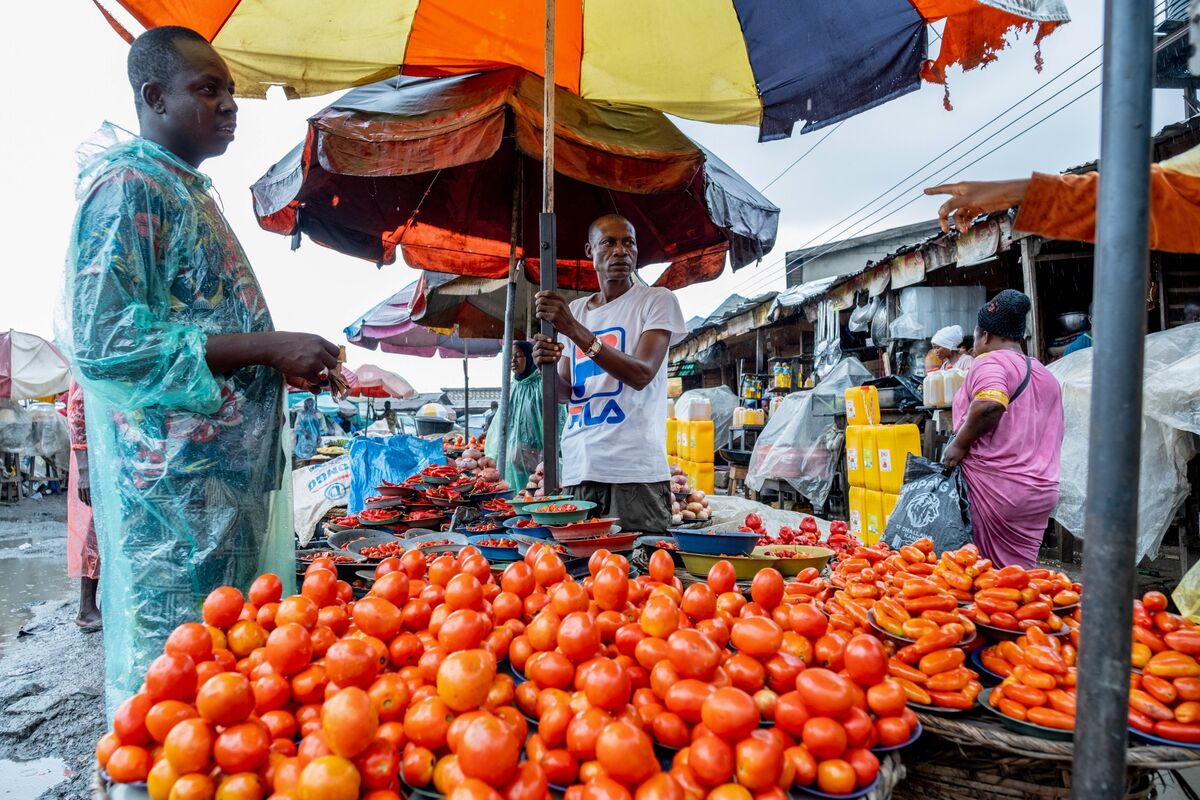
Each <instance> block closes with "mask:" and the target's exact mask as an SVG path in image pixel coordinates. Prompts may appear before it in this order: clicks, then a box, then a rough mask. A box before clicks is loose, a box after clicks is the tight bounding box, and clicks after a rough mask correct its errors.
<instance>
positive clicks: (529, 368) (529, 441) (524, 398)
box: [483, 341, 566, 492]
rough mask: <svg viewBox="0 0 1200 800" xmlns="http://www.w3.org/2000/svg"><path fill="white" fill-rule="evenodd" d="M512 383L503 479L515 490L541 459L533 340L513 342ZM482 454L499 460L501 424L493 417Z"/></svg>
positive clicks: (562, 413)
mask: <svg viewBox="0 0 1200 800" xmlns="http://www.w3.org/2000/svg"><path fill="white" fill-rule="evenodd" d="M511 366H512V373H513V374H512V377H513V380H512V386H511V387H510V388H509V392H508V449H507V452H506V454H505V459H504V476H503V477H504V480H506V481H508V485H509V486H511V487H512V488H513V489H514V490H516V491H518V492H519V491H521V490H522V489H524V488H525V486H526V484H527V483H529V476H530V475H532V474H533V473H534V471H535V470H536V469H537V465H538V464H540V463H541V461H542V449H543V439H542V373H541V372H540V371H539V370H538V369H537V365H536V364H534V363H533V343H532V342H524V341H518V342H513V351H512V364H511ZM565 424H566V409H565V408H563V407H562V406H559V409H558V426H557V427H556V428H555V430H562V426H563V425H565ZM483 450H484V453H486V454H487V455H489V456H491V457H492V458H495V459H496V460H497V461H499V452H500V425H499V424H498V423H496V421H494V420H493V422H492V425H491V427H490V428H489V429H488V436H487V441H486V442H485V443H484V448H483Z"/></svg>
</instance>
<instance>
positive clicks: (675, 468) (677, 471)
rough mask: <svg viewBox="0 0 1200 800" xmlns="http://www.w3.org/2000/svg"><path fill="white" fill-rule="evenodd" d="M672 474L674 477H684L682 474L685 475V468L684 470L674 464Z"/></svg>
mask: <svg viewBox="0 0 1200 800" xmlns="http://www.w3.org/2000/svg"><path fill="white" fill-rule="evenodd" d="M671 474H672V475H682V474H683V468H682V467H680V466H679V465H678V464H672V465H671Z"/></svg>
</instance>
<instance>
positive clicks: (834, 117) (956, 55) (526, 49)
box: [95, 0, 1068, 140]
mask: <svg viewBox="0 0 1200 800" xmlns="http://www.w3.org/2000/svg"><path fill="white" fill-rule="evenodd" d="M95 2H96V3H97V5H98V6H100V7H101V10H102V11H104V7H103V6H102V5H101V0H95ZM117 2H119V3H120V5H121V6H123V7H124V8H125V9H126V10H128V11H129V12H130V13H131V14H132V15H133V17H134V18H136V19H137V21H138V22H139V23H140V24H142V25H144V26H145V27H154V26H158V25H184V26H187V27H189V28H192V29H194V30H196V31H198V32H199V33H201V34H203V35H204V36H205V37H206V38H207V39H209V40H210V41H211V42H212V43H213V45H214V46H215V47H216V49H217V51H218V52H220V53H221V55H222V56H223V57H224V58H225V60H226V62H228V64H229V66H230V69H231V70H232V72H233V75H234V78H235V80H236V83H237V86H238V91H239V93H241V94H242V95H244V96H247V97H261V96H263V95H264V94H265V93H266V91H267V89H268V87H270V86H274V85H279V86H283V87H284V89H285V91H287V92H288V93H289V94H293V95H318V94H325V93H327V92H332V91H335V90H338V89H344V88H346V87H349V86H358V85H362V84H366V83H371V82H374V81H377V80H380V79H382V78H386V77H390V76H393V75H396V74H397V73H398V72H402V73H404V74H409V75H450V74H462V73H468V72H480V71H487V70H492V69H499V68H503V67H507V66H517V67H521V68H523V69H526V70H528V71H530V72H534V73H537V74H539V75H541V74H542V69H543V63H544V61H543V57H544V56H543V54H544V49H543V48H544V44H543V41H544V35H545V24H544V19H545V17H544V9H545V5H544V2H545V0H353V2H332V1H331V0H286V2H285V1H284V0H205V1H204V2H197V0H117ZM556 9H557V10H556V25H555V31H556V33H555V39H556V44H555V80H556V82H557V83H558V84H559V85H560V86H562V87H563V88H565V89H568V90H570V91H572V92H575V93H576V94H578V95H580V96H581V97H584V98H586V99H589V100H594V101H600V102H610V103H621V104H631V105H640V106H647V107H650V108H655V109H658V110H660V111H665V112H667V113H670V114H674V115H676V116H681V117H687V118H690V119H697V120H704V121H708V122H719V123H741V124H750V125H758V126H759V127H760V138H762V139H763V140H768V139H777V138H783V137H786V136H789V135H790V134H791V132H792V126H793V124H794V123H795V122H796V121H799V120H802V121H804V122H805V123H806V126H805V130H806V131H807V130H812V129H814V128H818V127H821V126H823V125H828V124H831V123H833V122H836V121H838V120H841V119H845V118H846V117H849V116H852V115H854V114H857V113H859V112H861V111H864V110H866V109H868V108H871V107H873V106H876V105H879V104H880V103H884V102H886V101H888V100H890V99H892V98H894V97H898V96H900V95H902V94H906V93H907V92H910V91H913V90H915V89H916V88H918V87H919V85H920V81H921V80H922V79H925V80H928V81H935V82H944V81H945V74H946V70H947V69H948V68H949V67H950V66H952V65H956V64H957V65H959V66H961V67H962V68H964V69H970V68H972V67H975V66H978V65H980V64H984V63H987V62H988V61H990V60H992V59H993V58H995V55H996V53H997V52H998V51H999V50H1001V49H1002V48H1003V47H1004V45H1005V40H1006V37H1007V36H1008V35H1009V33H1010V32H1012V31H1013V30H1014V29H1029V28H1033V27H1036V28H1037V30H1038V33H1037V36H1038V39H1039V40H1040V38H1041V37H1042V36H1045V35H1046V34H1048V33H1049V32H1050V31H1052V30H1053V29H1054V28H1055V26H1057V25H1059V24H1061V23H1063V22H1066V21H1067V20H1068V15H1067V10H1066V7H1065V6H1064V4H1063V0H589V1H588V2H586V3H585V2H584V0H558V2H557V6H556ZM105 15H106V16H108V17H109V20H110V22H113V23H114V27H117V28H118V29H120V26H119V25H117V24H116V23H115V20H113V18H112V17H111V16H109V15H108V13H107V12H105ZM942 20H944V21H945V26H944V28H943V29H942V31H941V39H940V43H939V44H938V46H937V50H938V52H937V53H936V55H932V54H931V53H930V52H929V51H930V45H929V35H928V31H927V28H928V26H929V25H930V24H932V23H934V22H939V21H942Z"/></svg>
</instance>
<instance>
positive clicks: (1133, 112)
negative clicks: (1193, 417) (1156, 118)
mask: <svg viewBox="0 0 1200 800" xmlns="http://www.w3.org/2000/svg"><path fill="white" fill-rule="evenodd" d="M1152 6H1153V4H1152V3H1147V2H1145V0H1107V2H1106V3H1105V15H1104V73H1103V75H1104V89H1103V94H1102V99H1101V112H1100V118H1101V122H1100V125H1101V133H1100V164H1101V168H1100V187H1099V190H1098V195H1097V209H1096V280H1095V288H1094V290H1093V296H1094V298H1095V306H1096V334H1095V337H1096V340H1095V346H1094V350H1093V352H1094V354H1095V355H1094V356H1093V359H1092V364H1093V365H1094V366H1093V370H1094V375H1096V376H1098V375H1099V369H1100V366H1101V365H1103V369H1104V381H1103V382H1099V381H1094V382H1093V389H1094V390H1093V392H1092V399H1091V419H1090V423H1089V452H1088V487H1087V506H1086V512H1085V517H1084V530H1085V531H1086V533H1087V548H1086V549H1085V550H1084V557H1083V585H1084V587H1085V591H1086V598H1085V600H1084V605H1083V625H1082V629H1081V641H1080V650H1079V667H1080V669H1079V700H1078V708H1079V718H1078V722H1077V724H1076V726H1075V758H1074V764H1073V772H1074V775H1073V778H1072V781H1071V797H1072V798H1074V800H1084V798H1088V799H1089V800H1091V799H1092V798H1110V797H1111V798H1117V797H1124V796H1125V768H1126V751H1125V747H1126V725H1127V718H1128V705H1127V704H1128V700H1129V649H1130V645H1131V639H1132V627H1131V626H1132V621H1133V620H1132V618H1133V595H1134V588H1135V580H1136V575H1137V572H1136V567H1137V517H1138V478H1139V474H1138V462H1139V453H1140V445H1141V442H1140V440H1141V431H1142V369H1143V364H1144V352H1143V347H1144V345H1145V337H1146V309H1145V297H1146V281H1147V268H1148V249H1149V206H1150V141H1151V131H1150V125H1151V116H1150V112H1151V108H1152V105H1151V87H1152V85H1153V76H1154V55H1153V47H1154V33H1153V28H1154V10H1153V8H1152Z"/></svg>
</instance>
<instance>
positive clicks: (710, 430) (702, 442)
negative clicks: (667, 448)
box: [688, 419, 716, 491]
mask: <svg viewBox="0 0 1200 800" xmlns="http://www.w3.org/2000/svg"><path fill="white" fill-rule="evenodd" d="M715 445H716V429H715V428H714V426H713V421H712V420H711V419H699V420H694V421H692V422H690V423H688V450H689V451H690V452H691V459H692V461H695V462H696V463H698V464H708V465H710V466H711V465H712V463H713V461H714V458H713V457H714V455H715V454H716V449H715ZM704 491H708V490H707V489H705V490H704Z"/></svg>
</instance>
